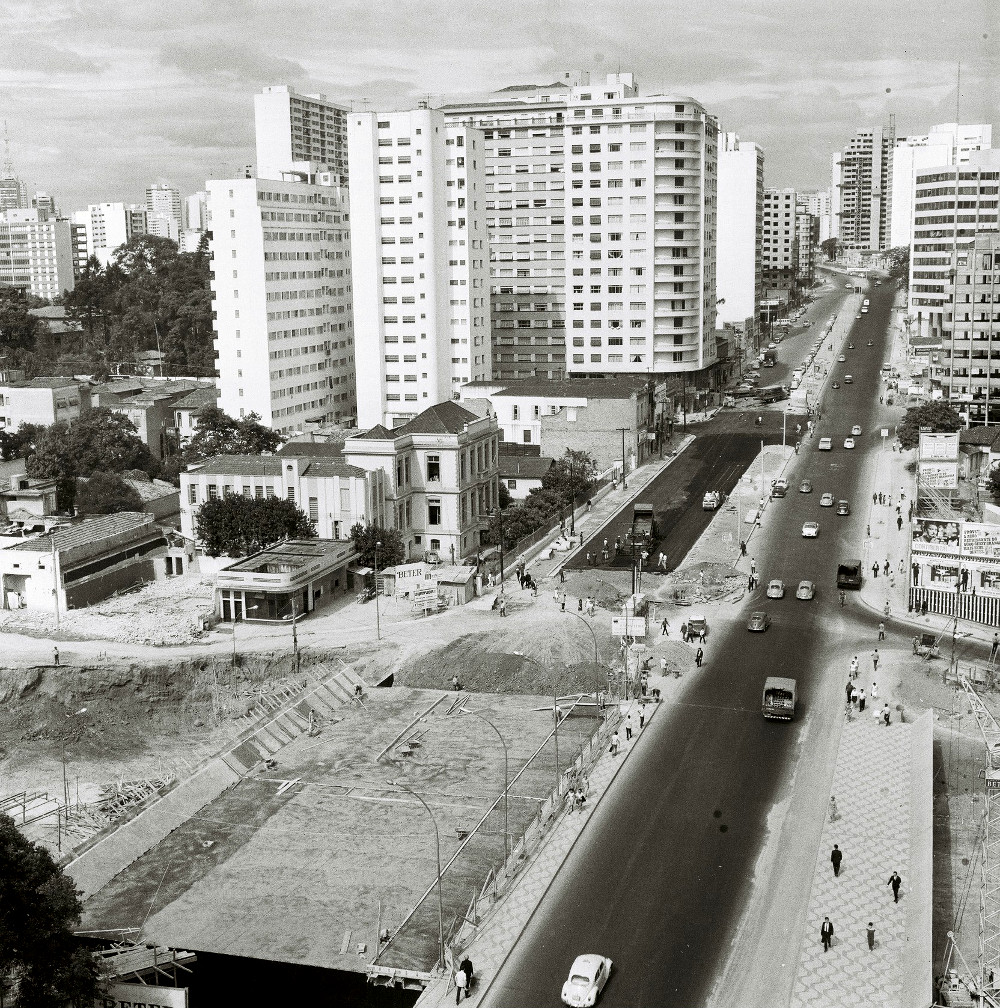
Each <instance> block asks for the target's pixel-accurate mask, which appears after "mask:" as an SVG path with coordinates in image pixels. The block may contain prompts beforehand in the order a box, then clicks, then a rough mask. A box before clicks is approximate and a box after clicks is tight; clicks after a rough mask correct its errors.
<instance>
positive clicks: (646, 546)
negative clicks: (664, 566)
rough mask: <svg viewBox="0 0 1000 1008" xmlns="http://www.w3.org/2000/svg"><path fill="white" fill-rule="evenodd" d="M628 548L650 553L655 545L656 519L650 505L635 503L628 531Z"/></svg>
mask: <svg viewBox="0 0 1000 1008" xmlns="http://www.w3.org/2000/svg"><path fill="white" fill-rule="evenodd" d="M627 539H628V543H629V546H635V548H636V549H637V550H640V549H642V550H646V552H647V553H648V552H650V551H651V550H652V548H653V546H654V545H655V543H656V518H655V517H654V515H653V505H652V504H641V503H638V502H637V503H636V504H635V506H634V507H633V508H632V527H631V528H630V529H629V531H628V536H627Z"/></svg>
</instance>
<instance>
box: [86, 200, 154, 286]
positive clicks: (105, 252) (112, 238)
mask: <svg viewBox="0 0 1000 1008" xmlns="http://www.w3.org/2000/svg"><path fill="white" fill-rule="evenodd" d="M72 221H73V225H74V238H73V247H74V259H75V261H76V269H77V273H78V274H79V271H80V269H81V268H82V266H83V265H85V264H86V262H87V259H89V258H90V256H96V258H97V259H98V261H99V262H100V263H101V265H103V266H107V264H108V263H109V262H110V261H111V257H112V256H113V255H114V253H115V249H117V248H118V247H119V246H120V245H124V244H125V243H126V242H127V241H128V240H129V239H130V238H131V237H132V236H133V235H137V234H145V232H146V209H145V207H139V206H127V205H126V204H124V203H91V204H90V206H88V207H87V209H86V210H78V211H76V212H74V214H73V218H72ZM84 234H85V235H86V254H85V255H84V253H83V243H84ZM81 259H82V261H81Z"/></svg>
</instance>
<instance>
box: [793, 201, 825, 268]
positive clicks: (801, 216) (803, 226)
mask: <svg viewBox="0 0 1000 1008" xmlns="http://www.w3.org/2000/svg"><path fill="white" fill-rule="evenodd" d="M795 240H796V243H797V245H798V269H797V270H796V274H795V279H796V280H797V281H798V282H799V284H800V285H802V286H805V287H811V286H812V283H813V281H814V280H815V279H816V245H817V243H818V241H819V220H818V219H817V218H816V217H814V216H813V215H812V214H811V213H810V212H809V211H808V210H806V209H805V208H804V207H803V206H802V205H801V204H799V203H796V209H795Z"/></svg>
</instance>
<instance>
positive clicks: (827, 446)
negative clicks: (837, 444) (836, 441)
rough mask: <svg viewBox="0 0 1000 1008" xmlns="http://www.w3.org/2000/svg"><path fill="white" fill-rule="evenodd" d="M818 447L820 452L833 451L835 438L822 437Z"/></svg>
mask: <svg viewBox="0 0 1000 1008" xmlns="http://www.w3.org/2000/svg"><path fill="white" fill-rule="evenodd" d="M816 447H817V448H818V449H819V450H820V451H833V438H828V437H821V438H820V439H819V444H818V445H817V446H816Z"/></svg>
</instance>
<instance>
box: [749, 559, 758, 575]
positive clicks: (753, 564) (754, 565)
mask: <svg viewBox="0 0 1000 1008" xmlns="http://www.w3.org/2000/svg"><path fill="white" fill-rule="evenodd" d="M750 573H751V574H756V573H757V561H756V560H754V558H753V557H750Z"/></svg>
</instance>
